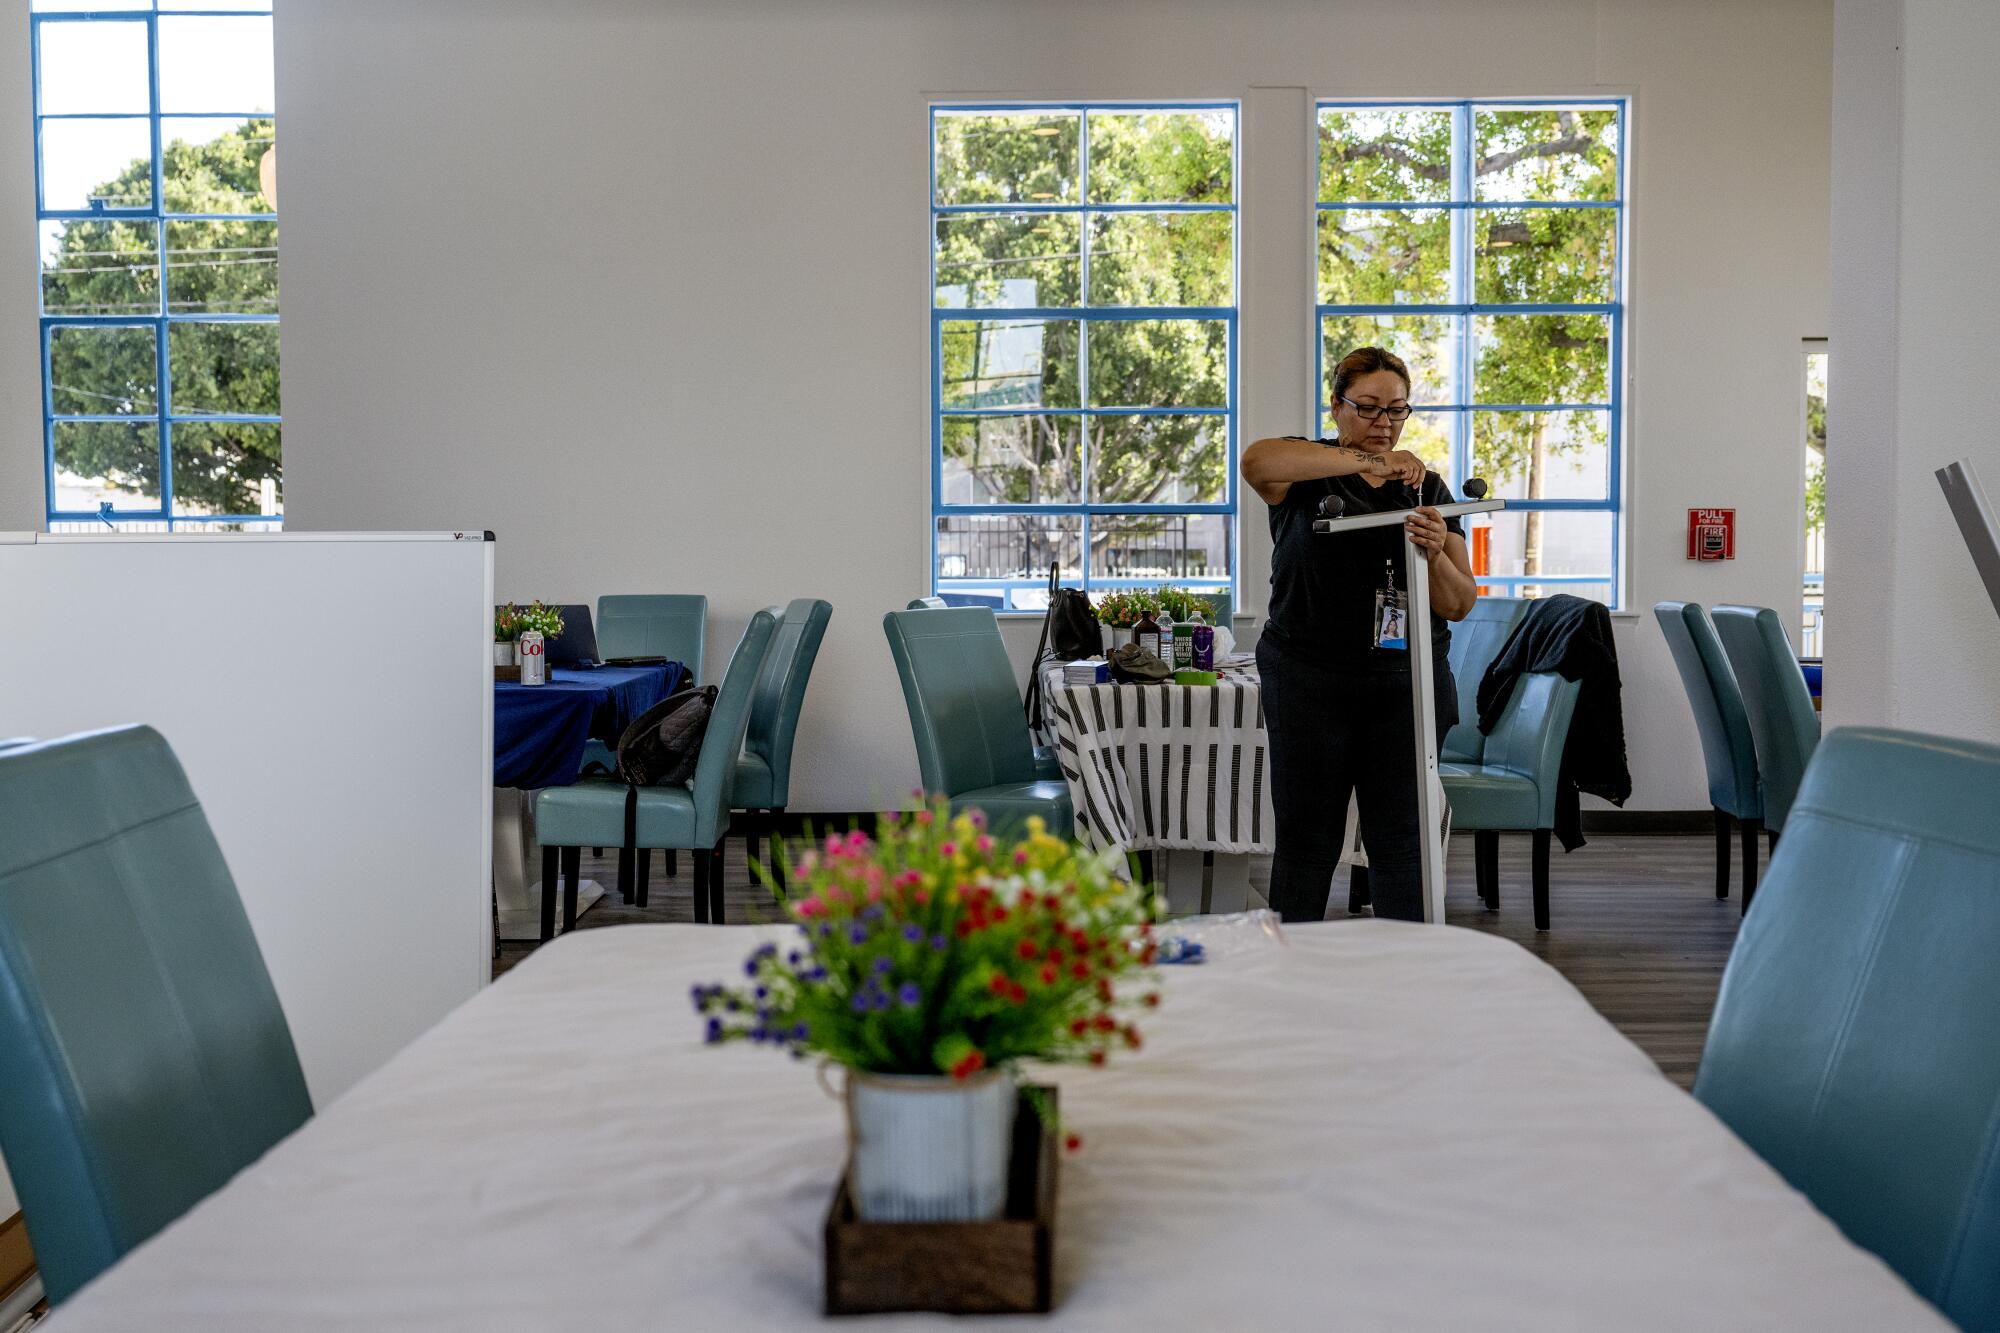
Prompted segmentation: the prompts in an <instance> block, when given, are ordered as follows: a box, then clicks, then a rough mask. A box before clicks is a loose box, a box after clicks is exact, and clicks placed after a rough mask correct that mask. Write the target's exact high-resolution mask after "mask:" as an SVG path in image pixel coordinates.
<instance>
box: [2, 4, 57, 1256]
mask: <svg viewBox="0 0 2000 1333" xmlns="http://www.w3.org/2000/svg"><path fill="white" fill-rule="evenodd" d="M17 8H18V9H20V10H23V11H25V9H26V8H27V7H26V6H25V5H22V6H18V7H17ZM28 48H29V42H28V20H27V16H26V14H25V13H14V14H12V15H10V17H9V21H7V22H4V23H0V107H8V108H11V111H10V114H11V115H12V117H13V119H12V120H11V121H10V122H9V124H8V127H7V132H6V133H4V134H0V205H4V207H5V208H6V210H7V216H8V218H9V219H10V220H11V221H12V225H11V226H6V227H0V316H4V320H0V532H31V531H33V530H35V529H37V528H40V527H41V526H42V524H43V521H44V519H45V518H46V517H47V513H48V509H47V505H46V504H45V502H44V490H43V478H42V365H41V327H40V325H39V324H38V323H37V322H36V316H37V314H38V313H39V312H40V309H41V297H40V291H39V287H40V282H41V279H40V278H39V276H38V274H39V273H40V272H41V261H40V259H39V258H38V257H37V254H36V248H37V247H36V239H35V232H36V229H35V226H34V217H35V136H34V132H33V126H32V125H31V123H30V122H29V119H28V113H29V110H30V108H32V107H33V106H34V100H33V95H32V93H31V92H30V84H31V81H32V79H33V72H32V69H31V62H30V60H29V55H28ZM10 1198H11V1196H0V1205H4V1207H0V1217H5V1216H6V1215H7V1214H8V1213H11V1212H12V1211H13V1207H12V1204H11V1203H10V1202H9V1199H10Z"/></svg>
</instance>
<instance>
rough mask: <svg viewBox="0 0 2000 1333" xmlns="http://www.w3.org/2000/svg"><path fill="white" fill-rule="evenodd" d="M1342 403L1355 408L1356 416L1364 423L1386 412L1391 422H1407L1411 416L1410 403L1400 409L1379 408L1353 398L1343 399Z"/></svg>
mask: <svg viewBox="0 0 2000 1333" xmlns="http://www.w3.org/2000/svg"><path fill="white" fill-rule="evenodd" d="M1340 401H1341V402H1343V403H1346V404H1347V405H1348V406H1349V407H1351V408H1353V409H1354V415H1355V416H1357V417H1360V418H1361V419H1362V420H1363V421H1373V420H1374V419H1375V418H1376V417H1379V416H1381V415H1382V414H1383V413H1384V412H1386V413H1388V414H1389V420H1391V421H1406V420H1408V419H1409V416H1410V405H1409V404H1408V403H1404V404H1403V405H1402V406H1400V407H1378V406H1376V405H1375V404H1374V403H1357V402H1355V401H1354V400H1353V399H1352V398H1342V399H1341V400H1340Z"/></svg>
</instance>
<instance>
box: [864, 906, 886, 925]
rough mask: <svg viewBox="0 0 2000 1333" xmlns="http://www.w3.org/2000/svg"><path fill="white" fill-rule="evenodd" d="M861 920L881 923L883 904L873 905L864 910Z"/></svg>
mask: <svg viewBox="0 0 2000 1333" xmlns="http://www.w3.org/2000/svg"><path fill="white" fill-rule="evenodd" d="M861 919H862V920H863V921H880V920H881V919H882V904H880V903H871V904H870V905H869V906H867V907H864V908H862V909H861Z"/></svg>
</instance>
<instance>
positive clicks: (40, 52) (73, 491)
mask: <svg viewBox="0 0 2000 1333" xmlns="http://www.w3.org/2000/svg"><path fill="white" fill-rule="evenodd" d="M30 11H31V12H30V14H29V17H28V21H29V24H30V29H31V51H32V56H33V60H34V130H35V207H36V221H37V228H38V232H39V238H38V239H39V250H40V264H41V354H42V410H43V441H44V449H45V456H46V464H47V508H48V521H49V526H50V528H51V529H52V530H63V529H71V530H74V529H79V528H102V527H103V526H104V525H106V524H109V525H110V526H112V527H116V528H121V529H139V530H154V531H159V530H172V529H207V530H230V529H239V528H248V529H256V530H269V529H271V528H274V527H276V526H278V525H279V524H280V523H281V522H282V516H283V512H284V508H283V490H282V487H283V470H282V434H281V433H282V429H283V428H282V424H281V419H280V415H279V410H278V218H277V208H276V193H277V183H276V180H277V158H276V152H275V144H276V138H275V134H276V120H275V118H274V116H273V111H274V110H275V106H274V100H275V99H274V92H273V76H272V60H271V5H270V0H252V2H250V3H245V0H33V3H32V4H31V5H30Z"/></svg>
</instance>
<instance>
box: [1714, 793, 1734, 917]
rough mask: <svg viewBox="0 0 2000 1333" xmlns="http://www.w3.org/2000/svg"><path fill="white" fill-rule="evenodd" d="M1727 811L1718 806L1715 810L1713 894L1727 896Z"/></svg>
mask: <svg viewBox="0 0 2000 1333" xmlns="http://www.w3.org/2000/svg"><path fill="white" fill-rule="evenodd" d="M1730 832H1731V829H1730V827H1729V812H1728V811H1727V810H1724V809H1722V808H1721V807H1720V806H1717V807H1716V810H1715V896H1716V897H1718V898H1727V897H1728V896H1729V835H1730Z"/></svg>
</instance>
